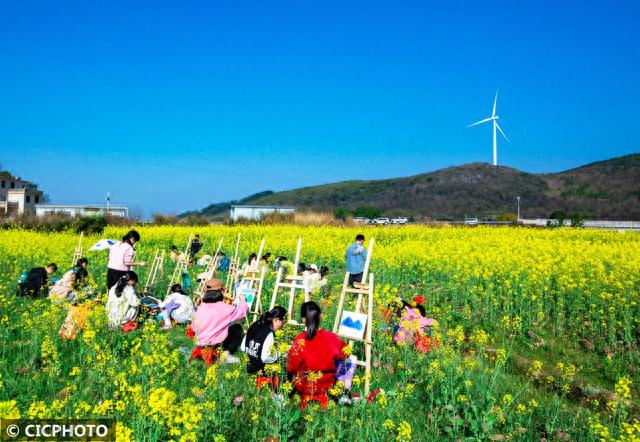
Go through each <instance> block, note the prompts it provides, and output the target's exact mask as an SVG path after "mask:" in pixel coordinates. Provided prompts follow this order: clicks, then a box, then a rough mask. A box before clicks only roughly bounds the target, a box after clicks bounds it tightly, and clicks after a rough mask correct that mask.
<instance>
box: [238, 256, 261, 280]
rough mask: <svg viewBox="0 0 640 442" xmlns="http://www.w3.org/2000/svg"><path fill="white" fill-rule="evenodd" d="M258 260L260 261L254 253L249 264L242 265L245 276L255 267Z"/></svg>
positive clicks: (248, 259) (248, 261)
mask: <svg viewBox="0 0 640 442" xmlns="http://www.w3.org/2000/svg"><path fill="white" fill-rule="evenodd" d="M256 259H258V255H256V254H255V253H252V254H251V255H249V258H247V262H245V263H244V264H242V272H241V274H242V275H243V276H244V275H245V274H246V273H247V270H249V269H250V268H251V267H253V266H254V265H255V264H254V263H255V261H256Z"/></svg>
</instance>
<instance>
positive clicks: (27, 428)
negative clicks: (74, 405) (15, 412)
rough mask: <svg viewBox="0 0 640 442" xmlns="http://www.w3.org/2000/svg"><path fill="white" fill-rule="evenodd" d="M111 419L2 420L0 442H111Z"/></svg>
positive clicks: (112, 436) (112, 431)
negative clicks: (87, 441) (33, 441)
mask: <svg viewBox="0 0 640 442" xmlns="http://www.w3.org/2000/svg"><path fill="white" fill-rule="evenodd" d="M115 424H116V422H115V421H114V420H112V419H2V421H1V422H0V431H1V433H0V440H2V441H16V440H21V441H22V440H26V441H28V440H42V441H80V440H83V441H84V440H95V441H113V440H115V428H116V425H115Z"/></svg>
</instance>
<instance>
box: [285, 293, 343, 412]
mask: <svg viewBox="0 0 640 442" xmlns="http://www.w3.org/2000/svg"><path fill="white" fill-rule="evenodd" d="M300 316H301V317H302V322H303V323H304V324H305V326H306V330H305V331H304V332H302V333H300V334H299V335H298V336H296V338H295V339H294V340H293V344H292V345H291V349H290V350H289V367H288V368H287V372H288V373H289V376H290V377H291V378H292V383H293V386H294V388H295V391H296V392H297V393H299V394H300V395H301V397H302V400H301V402H300V406H301V407H302V408H305V407H306V406H307V403H308V402H309V401H312V400H317V401H319V402H320V405H321V406H322V407H323V408H324V407H326V405H327V400H328V393H329V389H330V388H331V387H332V386H333V385H334V384H335V381H336V370H337V368H336V361H343V360H344V359H345V357H346V355H345V354H344V353H343V350H344V347H346V346H347V343H346V342H344V341H343V340H342V339H340V338H339V337H338V335H336V334H334V333H331V332H330V331H327V330H325V329H323V328H321V327H320V322H321V320H322V312H321V310H320V306H319V305H318V304H316V303H315V302H313V301H309V302H305V303H304V304H302V307H301V309H300Z"/></svg>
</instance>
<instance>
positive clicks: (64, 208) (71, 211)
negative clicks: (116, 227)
mask: <svg viewBox="0 0 640 442" xmlns="http://www.w3.org/2000/svg"><path fill="white" fill-rule="evenodd" d="M35 212H36V216H45V215H51V214H56V213H57V214H66V215H69V216H96V215H104V214H107V213H108V214H109V215H114V216H129V208H128V207H125V206H110V207H109V209H108V210H107V206H105V205H85V206H79V205H69V204H36V206H35Z"/></svg>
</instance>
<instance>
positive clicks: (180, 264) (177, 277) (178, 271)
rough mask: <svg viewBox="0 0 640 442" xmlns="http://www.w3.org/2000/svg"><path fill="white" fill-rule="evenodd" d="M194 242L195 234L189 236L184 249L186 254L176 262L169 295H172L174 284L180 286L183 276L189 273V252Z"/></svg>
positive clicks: (170, 280)
mask: <svg viewBox="0 0 640 442" xmlns="http://www.w3.org/2000/svg"><path fill="white" fill-rule="evenodd" d="M192 240H193V234H191V235H189V239H188V240H187V247H186V248H185V249H184V253H181V254H180V255H179V256H178V259H177V260H176V266H175V267H174V269H173V273H172V274H171V279H169V285H168V286H167V295H168V294H169V293H171V286H172V285H174V284H178V283H179V282H180V281H181V279H182V274H183V273H185V272H187V265H188V259H189V258H188V257H189V250H191V241H192Z"/></svg>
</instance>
